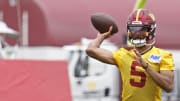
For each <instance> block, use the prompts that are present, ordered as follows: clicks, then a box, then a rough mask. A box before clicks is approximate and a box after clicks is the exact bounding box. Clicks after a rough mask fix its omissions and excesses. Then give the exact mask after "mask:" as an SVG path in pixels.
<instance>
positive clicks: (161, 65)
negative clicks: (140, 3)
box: [86, 9, 174, 101]
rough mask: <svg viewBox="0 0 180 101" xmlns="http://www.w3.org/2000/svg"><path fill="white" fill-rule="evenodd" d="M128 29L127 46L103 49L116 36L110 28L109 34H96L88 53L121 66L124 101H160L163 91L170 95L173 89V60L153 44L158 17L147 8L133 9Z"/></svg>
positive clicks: (87, 50)
mask: <svg viewBox="0 0 180 101" xmlns="http://www.w3.org/2000/svg"><path fill="white" fill-rule="evenodd" d="M126 27H127V36H128V41H129V43H130V45H129V46H128V47H121V48H119V49H118V50H116V51H113V52H111V51H109V50H106V49H103V48H101V47H100V45H101V43H102V42H103V40H105V39H107V38H109V37H110V36H112V35H113V34H111V31H112V26H111V27H110V28H109V31H108V32H105V33H98V34H97V37H96V38H95V39H94V40H92V41H91V42H90V44H89V45H88V48H87V49H86V53H87V54H88V55H89V56H90V57H92V58H95V59H97V60H99V61H101V62H104V63H108V64H112V65H116V66H117V67H118V69H119V71H120V72H121V78H122V92H121V94H122V95H121V100H122V101H161V92H162V89H163V90H165V91H166V92H170V91H172V89H173V86H174V72H173V71H174V61H173V58H172V54H171V53H170V52H169V51H166V50H164V49H160V48H157V47H155V45H154V44H155V30H156V21H155V17H154V15H153V14H152V13H151V12H150V11H149V10H147V9H137V10H134V11H133V12H132V13H131V14H130V15H129V17H128V20H127V26H126ZM97 68H98V67H97Z"/></svg>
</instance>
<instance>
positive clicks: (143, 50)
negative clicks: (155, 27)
mask: <svg viewBox="0 0 180 101" xmlns="http://www.w3.org/2000/svg"><path fill="white" fill-rule="evenodd" d="M152 47H153V46H150V45H148V46H143V47H136V49H137V50H138V51H139V53H140V54H141V55H142V54H144V53H146V52H147V51H149V50H150V49H151V48H152Z"/></svg>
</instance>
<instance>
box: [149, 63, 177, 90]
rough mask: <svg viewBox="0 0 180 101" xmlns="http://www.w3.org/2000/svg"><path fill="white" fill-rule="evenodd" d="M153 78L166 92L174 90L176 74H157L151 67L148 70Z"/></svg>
mask: <svg viewBox="0 0 180 101" xmlns="http://www.w3.org/2000/svg"><path fill="white" fill-rule="evenodd" d="M146 71H147V73H148V74H149V75H150V76H151V78H152V79H153V80H154V81H155V82H156V83H157V84H158V85H159V86H160V87H161V88H162V89H164V90H165V91H166V92H171V91H172V90H173V88H174V72H173V71H170V70H163V71H160V72H156V71H155V70H153V69H152V68H151V67H150V66H149V67H147V69H146Z"/></svg>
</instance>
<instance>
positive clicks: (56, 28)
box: [0, 0, 180, 101]
mask: <svg viewBox="0 0 180 101" xmlns="http://www.w3.org/2000/svg"><path fill="white" fill-rule="evenodd" d="M141 1H142V2H141ZM143 7H144V8H147V9H149V10H150V11H152V12H153V13H154V15H155V18H156V21H157V29H156V46H157V47H160V48H164V49H167V50H169V51H171V52H172V53H173V56H174V61H175V68H176V70H175V88H174V90H173V92H171V93H165V92H163V94H162V97H163V101H180V80H179V79H177V78H179V77H180V72H179V71H180V70H179V69H180V60H179V58H180V46H179V45H180V41H179V38H180V36H179V35H178V34H179V31H178V30H177V29H180V20H179V16H180V1H179V0H173V1H170V0H167V1H156V0H149V1H146V0H137V1H136V0H113V1H112V0H0V57H1V59H0V79H1V80H0V100H1V101H7V100H8V101H120V90H121V85H120V83H121V81H120V74H119V71H118V70H117V69H116V68H111V67H114V66H112V65H108V64H103V63H101V62H98V61H96V60H94V59H92V58H90V57H88V56H87V55H86V53H85V52H84V50H85V49H86V47H87V44H88V43H89V42H90V41H91V39H92V38H94V37H96V35H97V33H98V32H97V30H95V29H94V28H93V26H92V24H91V22H90V17H91V15H92V14H94V13H98V12H103V13H107V14H109V15H111V16H112V17H113V18H115V20H116V22H117V24H118V27H119V32H118V33H117V34H115V35H114V36H112V37H111V38H110V39H109V40H106V41H105V42H104V43H103V45H102V47H104V48H107V49H109V50H111V51H113V50H116V49H117V48H118V47H121V46H122V45H124V44H126V34H127V32H126V20H127V17H128V15H129V14H130V12H131V11H132V10H133V9H136V8H143ZM4 77H5V78H4Z"/></svg>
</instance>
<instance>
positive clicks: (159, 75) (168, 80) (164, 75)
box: [134, 50, 174, 92]
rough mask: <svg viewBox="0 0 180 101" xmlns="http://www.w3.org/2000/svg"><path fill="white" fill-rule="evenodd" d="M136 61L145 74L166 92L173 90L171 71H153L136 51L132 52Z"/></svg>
mask: <svg viewBox="0 0 180 101" xmlns="http://www.w3.org/2000/svg"><path fill="white" fill-rule="evenodd" d="M134 52H135V53H136V54H135V58H136V60H137V61H138V62H139V63H140V64H141V66H142V67H143V68H144V69H145V70H146V72H147V73H148V74H149V75H150V76H151V78H152V79H153V80H154V82H156V84H158V85H159V86H160V87H161V88H162V89H164V90H165V91H166V92H171V91H172V90H173V88H174V72H173V70H161V71H160V72H157V71H155V70H154V69H152V68H151V67H150V65H148V64H147V63H146V61H145V60H144V59H143V58H142V57H141V55H140V54H139V53H138V51H136V50H135V51H134Z"/></svg>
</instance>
